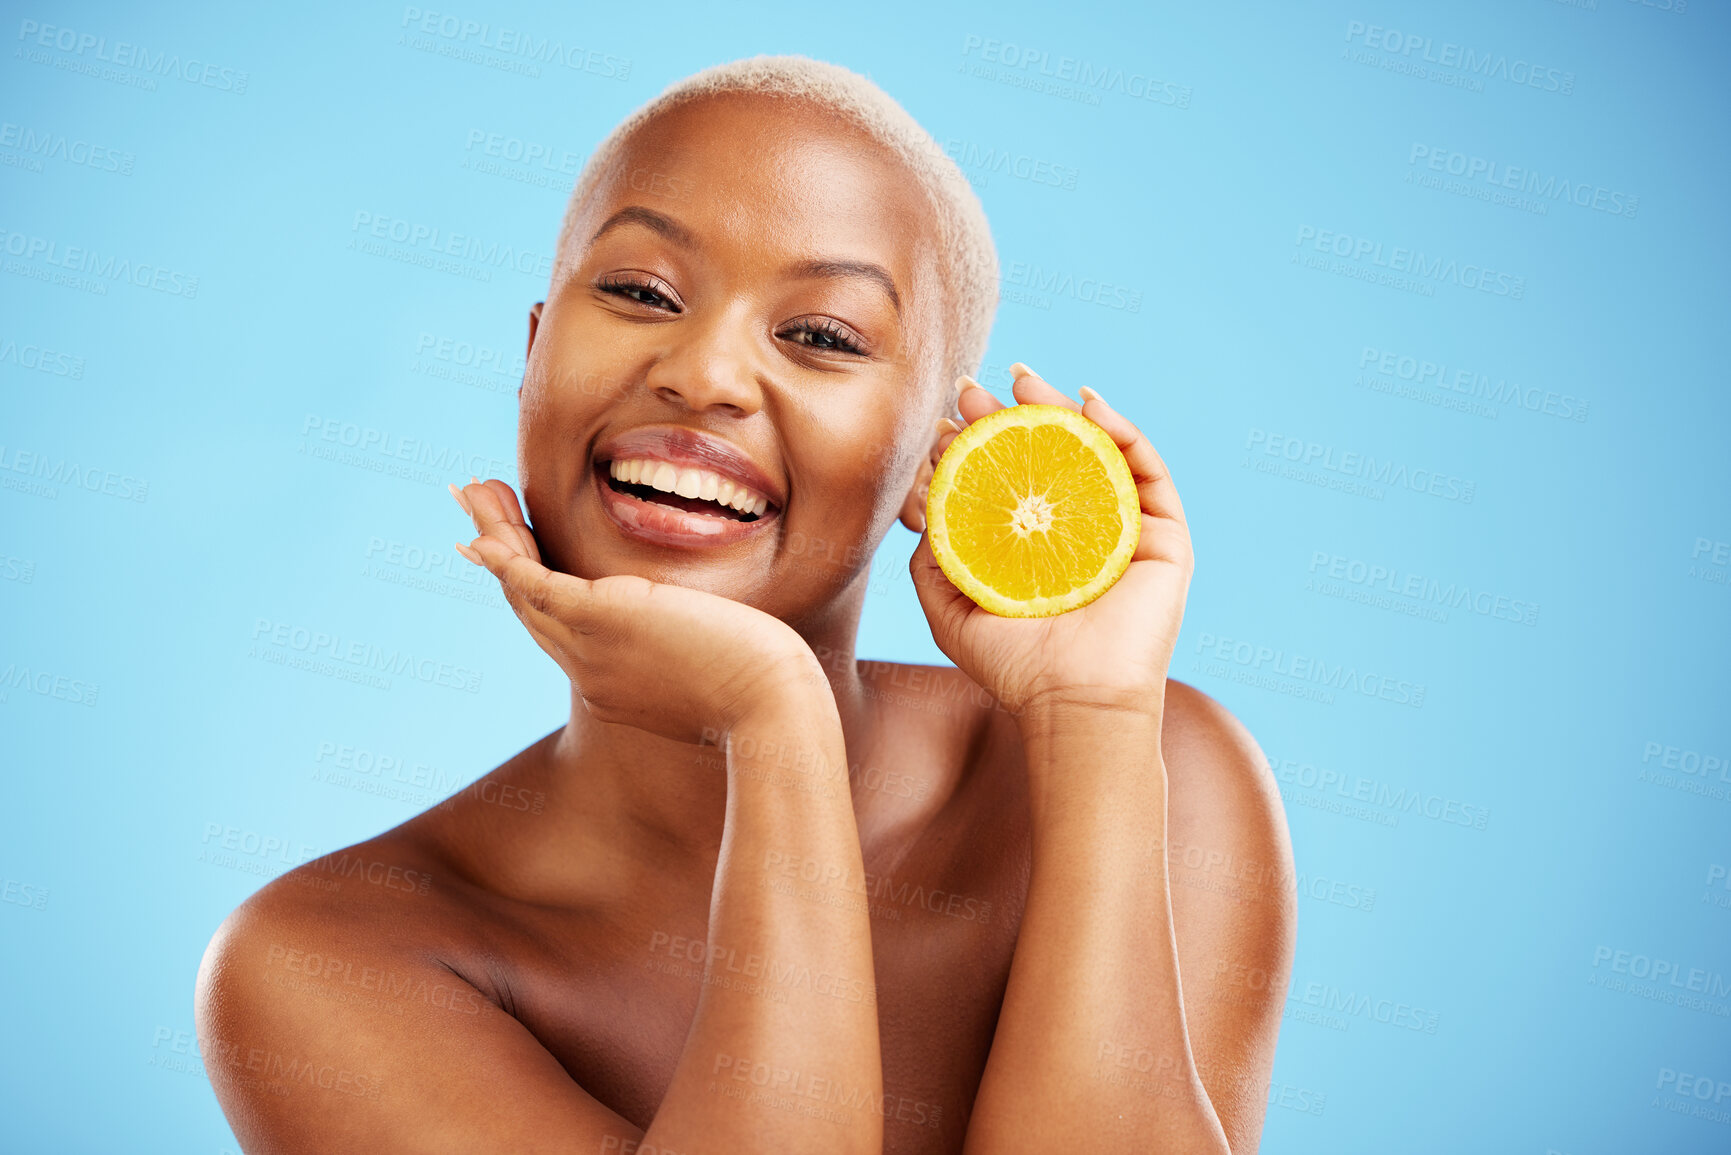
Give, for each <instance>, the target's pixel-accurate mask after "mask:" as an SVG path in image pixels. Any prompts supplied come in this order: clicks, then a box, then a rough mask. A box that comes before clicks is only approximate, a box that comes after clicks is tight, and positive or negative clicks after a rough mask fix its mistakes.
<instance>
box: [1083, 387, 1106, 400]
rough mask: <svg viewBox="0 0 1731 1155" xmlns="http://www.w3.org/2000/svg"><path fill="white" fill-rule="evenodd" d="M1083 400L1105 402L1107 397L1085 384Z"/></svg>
mask: <svg viewBox="0 0 1731 1155" xmlns="http://www.w3.org/2000/svg"><path fill="white" fill-rule="evenodd" d="M1082 400H1083V401H1101V402H1104V401H1105V400H1106V399H1105V398H1104V397H1102V396H1100V395H1099V394H1098V393H1096V392H1094V391H1093V390H1092V389H1090V388H1088V387H1087V386H1086V385H1084V386H1082Z"/></svg>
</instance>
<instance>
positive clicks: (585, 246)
mask: <svg viewBox="0 0 1731 1155" xmlns="http://www.w3.org/2000/svg"><path fill="white" fill-rule="evenodd" d="M571 245H572V256H571V257H570V258H568V264H567V269H568V272H567V274H566V276H565V277H564V279H563V280H562V281H560V282H559V283H558V285H557V287H556V288H555V289H554V290H553V293H552V296H551V297H550V298H549V299H548V301H547V302H546V304H545V306H544V307H543V308H542V309H541V310H540V311H539V316H538V318H537V317H536V316H534V315H532V316H531V322H530V325H531V328H530V353H529V362H528V369H527V372H526V373H525V376H524V381H523V390H522V395H521V407H522V411H521V420H520V426H519V439H518V458H519V464H520V467H521V480H522V492H523V497H524V501H525V504H526V506H527V513H528V517H529V521H530V523H531V524H532V525H533V526H534V529H535V536H536V540H537V542H538V543H539V545H540V548H541V553H542V557H543V560H544V561H545V562H546V563H547V565H548V566H549V567H550V568H553V569H555V570H560V571H563V572H566V573H572V574H576V575H578V576H580V577H586V578H597V577H601V576H603V575H607V574H621V573H630V574H639V575H642V576H644V577H648V578H651V579H654V580H658V581H668V582H675V583H677V584H680V585H684V586H689V587H694V588H699V589H705V590H709V591H711V592H714V593H718V594H722V595H724V596H726V597H730V598H734V599H736V600H738V601H742V602H746V603H748V604H751V605H755V606H757V607H758V608H760V609H763V610H765V611H767V612H769V613H772V614H775V615H776V616H777V617H781V618H783V619H784V620H787V621H789V622H790V623H793V624H794V625H796V626H798V625H800V624H801V623H802V622H804V621H808V620H811V619H813V618H814V616H821V612H822V610H823V609H824V607H827V606H829V605H830V604H831V603H832V602H834V601H835V599H836V597H837V595H838V594H839V593H840V592H841V591H842V590H843V589H844V587H846V586H847V585H848V584H849V583H850V582H852V581H854V580H856V579H857V578H858V577H859V576H860V575H861V574H862V573H863V571H864V568H865V566H866V563H867V562H868V561H869V560H870V555H871V551H872V549H873V548H874V547H875V545H876V544H877V542H878V540H879V539H880V538H881V536H882V535H883V533H884V532H885V531H886V529H887V528H888V525H889V522H890V521H891V520H893V519H894V517H895V516H896V513H897V511H898V510H899V509H900V508H901V507H902V505H903V502H904V500H905V499H906V497H907V495H908V492H909V488H910V486H911V485H912V484H913V482H914V479H915V472H916V469H917V468H918V466H919V465H920V463H921V462H922V461H923V460H924V459H925V456H926V454H927V452H928V450H929V448H930V445H931V436H932V422H933V420H934V419H935V418H936V417H937V416H938V415H939V414H940V413H942V412H944V411H946V408H947V406H945V404H944V401H945V400H946V399H947V394H946V393H945V392H944V391H943V388H942V387H943V386H944V385H947V384H948V383H947V382H943V381H942V380H941V373H940V366H941V365H942V364H943V363H944V349H943V348H942V338H943V334H942V320H941V311H940V308H939V304H940V297H941V293H940V290H939V287H938V273H937V263H936V261H937V255H936V245H935V241H934V229H933V226H932V221H931V215H930V209H929V208H928V206H927V204H926V202H925V200H924V198H923V196H922V194H921V193H920V191H919V190H918V189H917V188H916V187H915V186H914V184H913V179H912V177H911V176H910V175H908V174H907V172H906V171H905V170H904V169H903V168H902V167H901V165H900V164H899V162H897V161H896V160H895V159H894V157H893V156H892V155H891V154H889V153H887V152H886V151H884V150H883V149H882V148H881V147H880V146H878V145H876V144H874V143H873V142H871V140H870V139H869V138H868V137H865V136H864V135H862V134H859V133H857V132H856V131H855V130H853V129H851V128H849V127H847V126H846V125H845V124H840V123H838V122H836V121H834V120H832V119H830V118H828V117H827V116H826V115H825V114H824V113H822V112H821V111H819V110H816V109H814V108H812V107H811V106H809V105H805V104H802V103H798V102H793V101H787V100H781V99H774V98H768V97H761V96H723V97H712V98H707V99H701V100H698V101H696V102H693V103H691V104H687V105H685V106H683V107H681V108H678V109H675V110H674V111H672V112H669V113H666V114H663V115H662V116H659V117H657V118H655V119H654V120H652V121H650V122H649V123H648V124H646V125H645V126H643V127H642V128H641V129H639V130H638V131H637V132H635V133H634V134H633V135H632V136H631V138H630V139H629V141H628V142H627V143H626V146H625V148H624V149H623V150H622V153H621V155H620V157H619V158H618V159H617V161H616V162H615V163H614V165H613V166H612V170H611V172H610V173H609V174H608V175H607V176H606V177H604V178H603V180H602V181H601V183H600V184H598V185H597V187H596V189H595V191H594V193H593V194H592V195H591V196H590V197H589V198H588V201H587V203H586V204H585V205H584V206H583V209H582V217H581V219H580V220H579V221H578V222H577V231H576V234H575V235H574V237H573V239H572V241H571ZM620 473H623V474H625V476H623V477H619V476H615V475H616V474H620ZM742 489H743V494H742ZM730 492H731V494H732V505H725V504H723V501H724V500H726V499H727V498H728V496H729V494H730ZM741 505H743V506H744V508H743V509H741V508H736V507H737V506H741ZM753 511H757V512H753Z"/></svg>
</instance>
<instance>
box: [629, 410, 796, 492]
mask: <svg viewBox="0 0 1731 1155" xmlns="http://www.w3.org/2000/svg"><path fill="white" fill-rule="evenodd" d="M634 457H653V458H655V459H657V460H659V461H665V462H668V463H669V464H671V465H678V466H685V467H688V468H691V469H707V470H710V471H712V472H715V473H718V474H720V475H721V476H723V477H725V478H728V479H730V480H731V481H732V482H733V483H734V484H735V485H743V486H745V487H746V488H747V489H750V490H752V491H754V492H756V493H759V494H762V495H763V496H764V497H765V498H767V499H768V501H769V504H770V505H772V506H774V507H775V508H776V509H781V508H782V507H784V506H785V505H786V504H787V493H786V490H785V488H784V487H783V486H782V485H781V483H780V482H778V481H775V480H774V479H773V478H771V477H770V476H769V474H768V473H766V472H764V470H763V469H761V468H759V467H758V465H757V463H756V462H755V461H753V460H752V459H751V458H750V457H748V456H747V455H746V453H745V451H744V450H742V449H740V448H738V447H737V446H735V445H732V444H731V443H729V442H727V441H724V440H723V439H721V438H719V437H714V436H711V435H710V434H707V433H702V432H699V431H698V430H696V429H688V428H686V427H685V426H683V425H668V426H661V427H648V428H641V429H632V430H629V431H627V432H625V433H621V434H619V435H618V436H616V437H612V438H609V439H607V440H605V441H603V442H602V443H601V444H600V445H598V446H596V448H595V460H596V461H597V462H598V463H606V462H609V461H629V460H630V459H632V458H634Z"/></svg>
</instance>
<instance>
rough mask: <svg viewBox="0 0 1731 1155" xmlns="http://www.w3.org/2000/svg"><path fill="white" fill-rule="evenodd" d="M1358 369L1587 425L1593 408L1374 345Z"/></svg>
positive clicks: (1367, 348)
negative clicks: (1585, 422)
mask: <svg viewBox="0 0 1731 1155" xmlns="http://www.w3.org/2000/svg"><path fill="white" fill-rule="evenodd" d="M1358 367H1359V368H1360V369H1361V370H1363V369H1369V370H1370V371H1371V372H1373V373H1381V374H1383V375H1384V376H1385V377H1395V378H1398V379H1400V380H1402V381H1410V382H1412V383H1413V384H1415V385H1423V386H1428V387H1430V388H1432V389H1439V390H1442V391H1444V392H1448V393H1459V394H1461V395H1462V396H1463V397H1467V398H1471V399H1473V400H1480V401H1488V402H1490V403H1492V404H1494V405H1507V406H1510V407H1511V408H1513V407H1518V408H1521V409H1525V410H1527V411H1528V412H1531V413H1543V414H1545V415H1546V416H1549V417H1557V418H1561V419H1562V420H1564V421H1585V420H1586V419H1587V410H1588V409H1589V408H1590V407H1591V406H1590V403H1589V402H1588V401H1587V400H1586V399H1585V398H1581V397H1577V396H1575V395H1574V394H1573V393H1559V392H1557V391H1556V390H1554V389H1540V388H1538V387H1537V386H1533V385H1521V384H1519V383H1518V382H1515V381H1510V380H1509V379H1508V378H1507V377H1497V378H1492V377H1491V376H1490V375H1489V374H1486V373H1480V372H1478V371H1476V370H1474V369H1465V368H1459V367H1455V368H1452V369H1451V367H1450V366H1449V365H1448V364H1447V363H1446V362H1443V361H1432V360H1430V359H1428V358H1425V357H1414V356H1411V355H1409V354H1406V353H1399V352H1396V351H1394V350H1391V349H1379V348H1377V347H1376V346H1374V345H1366V346H1365V347H1364V348H1363V350H1362V351H1360V353H1359V355H1358Z"/></svg>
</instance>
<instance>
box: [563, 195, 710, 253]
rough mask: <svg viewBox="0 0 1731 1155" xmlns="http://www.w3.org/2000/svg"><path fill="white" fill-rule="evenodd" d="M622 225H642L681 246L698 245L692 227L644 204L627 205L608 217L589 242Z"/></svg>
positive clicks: (593, 241) (686, 247) (693, 246)
mask: <svg viewBox="0 0 1731 1155" xmlns="http://www.w3.org/2000/svg"><path fill="white" fill-rule="evenodd" d="M620 225H642V226H644V227H645V228H648V229H653V230H654V231H656V232H658V233H660V234H661V235H662V236H664V237H666V238H667V239H668V240H670V241H672V242H673V243H674V244H676V245H678V246H679V247H681V248H685V249H694V248H696V247H697V237H696V236H695V235H693V234H692V232H691V230H690V229H688V228H686V227H685V226H684V225H682V224H680V223H679V222H678V221H676V220H674V219H673V218H672V217H670V216H668V215H667V214H665V213H658V212H656V211H655V210H654V209H646V208H644V207H643V206H642V205H626V206H625V207H624V208H622V209H620V210H619V211H618V212H616V213H614V214H613V215H612V216H610V217H608V218H607V220H606V221H605V222H604V223H603V224H602V225H601V227H600V228H598V229H596V230H595V235H594V236H592V237H590V238H589V243H590V244H594V243H595V242H596V241H598V240H600V239H601V237H602V235H603V234H605V233H607V232H608V231H609V230H611V229H616V228H618V227H619V226H620Z"/></svg>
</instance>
